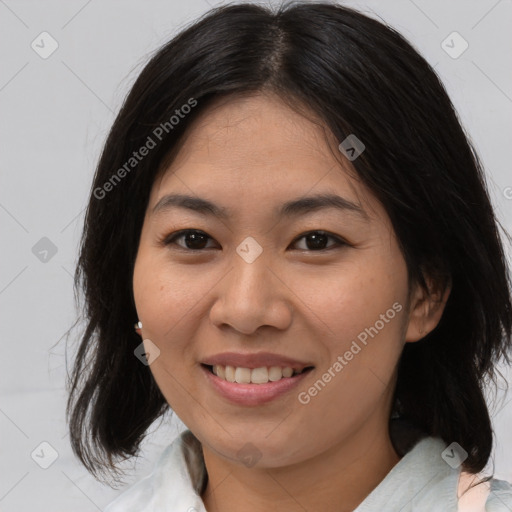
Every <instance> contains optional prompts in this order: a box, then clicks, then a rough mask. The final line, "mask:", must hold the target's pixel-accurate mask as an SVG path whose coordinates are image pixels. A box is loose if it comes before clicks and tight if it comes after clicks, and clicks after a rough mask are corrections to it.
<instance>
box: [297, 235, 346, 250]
mask: <svg viewBox="0 0 512 512" xmlns="http://www.w3.org/2000/svg"><path fill="white" fill-rule="evenodd" d="M302 239H304V240H305V241H306V247H305V248H304V249H300V250H310V251H313V252H318V251H327V250H329V249H331V248H332V245H331V246H330V247H326V244H327V241H328V240H329V239H332V240H334V241H335V243H334V244H333V245H334V246H341V245H348V244H347V243H346V242H344V241H343V240H341V239H340V238H339V237H337V236H334V235H330V234H328V233H326V232H325V231H310V232H309V233H306V234H304V235H301V236H300V237H299V238H297V239H296V241H295V243H297V241H298V240H302Z"/></svg>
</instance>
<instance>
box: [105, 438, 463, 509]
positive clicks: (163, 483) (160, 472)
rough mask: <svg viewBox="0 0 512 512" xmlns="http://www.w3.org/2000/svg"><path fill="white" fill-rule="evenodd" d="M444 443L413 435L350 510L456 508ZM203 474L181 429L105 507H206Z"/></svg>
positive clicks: (197, 450)
mask: <svg viewBox="0 0 512 512" xmlns="http://www.w3.org/2000/svg"><path fill="white" fill-rule="evenodd" d="M445 447H446V443H445V442H444V441H443V440H442V439H440V438H436V437H424V438H423V439H419V440H417V441H416V443H415V444H414V445H413V446H412V447H411V448H410V450H409V451H408V452H407V453H406V454H405V455H404V456H403V457H402V458H401V459H400V461H399V462H398V463H397V464H396V465H395V466H394V467H393V468H392V469H391V471H390V472H389V473H388V474H387V475H386V477H385V478H384V479H383V480H382V481H381V482H380V484H379V485H378V486H377V487H376V488H375V489H374V490H373V491H372V492H371V493H370V494H369V495H368V496H367V497H366V498H365V499H364V501H363V502H362V503H361V504H360V505H359V506H358V507H357V508H356V509H355V510H354V512H377V511H379V512H380V511H382V510H400V511H401V512H410V511H412V510H414V512H427V511H428V512H435V511H439V512H441V511H442V512H456V511H457V484H458V479H459V474H460V468H457V469H452V468H451V467H450V466H449V465H448V464H447V463H446V462H445V461H444V460H443V458H442V457H441V454H442V452H443V451H444V450H445ZM206 479H207V473H206V467H205V465H204V459H203V453H202V448H201V443H200V442H199V440H198V439H197V438H196V437H195V436H194V435H193V434H192V432H190V430H185V431H184V432H182V433H181V434H180V435H179V436H178V437H177V438H176V439H175V440H174V441H173V442H172V443H171V444H170V445H169V446H168V447H167V448H166V449H165V450H164V452H163V453H162V455H161V456H160V458H159V460H158V462H157V464H156V466H155V469H154V471H153V472H152V473H151V474H150V475H148V476H147V477H145V478H144V479H142V480H141V481H139V482H138V483H137V484H135V485H134V486H133V487H131V488H129V489H128V490H127V491H126V492H124V493H123V494H121V495H120V496H119V497H118V498H117V499H116V500H115V501H113V502H112V503H111V504H110V505H109V506H108V507H107V508H106V509H105V512H132V511H133V512H167V511H170V510H183V511H194V512H206V509H205V507H204V504H203V501H202V499H201V494H202V490H203V487H204V486H205V484H206Z"/></svg>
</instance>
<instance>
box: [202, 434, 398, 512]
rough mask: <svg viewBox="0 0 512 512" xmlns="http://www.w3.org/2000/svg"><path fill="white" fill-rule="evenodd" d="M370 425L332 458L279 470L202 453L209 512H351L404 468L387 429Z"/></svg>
mask: <svg viewBox="0 0 512 512" xmlns="http://www.w3.org/2000/svg"><path fill="white" fill-rule="evenodd" d="M374 427H375V425H373V428H372V425H366V426H365V427H363V428H361V429H358V431H357V432H356V433H354V434H353V435H352V436H350V438H346V439H344V440H343V441H342V442H340V443H338V444H337V445H335V446H331V447H330V448H329V451H328V452H324V453H320V454H318V455H317V456H315V457H314V458H313V459H308V460H306V461H303V462H301V463H297V464H294V465H291V466H285V467H279V468H252V469H251V468H245V467H243V466H242V467H240V465H235V464H233V463H232V462H231V461H229V460H226V459H221V458H219V456H218V455H217V454H214V453H212V452H210V451H209V450H207V449H205V448H204V447H203V454H204V458H205V465H206V469H207V472H208V484H207V487H206V489H205V492H204V493H203V495H202V499H203V502H204V505H205V508H206V510H208V512H234V511H239V510H244V512H263V511H265V512H266V511H268V510H276V509H277V510H286V511H290V512H295V511H297V512H299V511H300V512H304V510H322V511H324V512H334V511H336V512H350V511H353V510H354V509H355V508H357V506H358V505H359V504H360V503H361V502H362V501H363V500H364V499H365V498H366V496H368V494H369V493H370V492H371V491H372V490H373V489H374V488H375V487H377V485H378V484H379V483H380V482H381V481H382V480H383V479H384V477H385V476H386V475H387V474H388V473H389V471H390V470H391V469H392V468H393V466H395V464H397V462H399V460H400V457H399V456H398V455H397V453H396V452H395V450H394V448H393V445H392V443H391V440H390V438H389V433H388V429H387V428H385V429H383V428H382V425H380V427H381V428H380V429H375V428H374Z"/></svg>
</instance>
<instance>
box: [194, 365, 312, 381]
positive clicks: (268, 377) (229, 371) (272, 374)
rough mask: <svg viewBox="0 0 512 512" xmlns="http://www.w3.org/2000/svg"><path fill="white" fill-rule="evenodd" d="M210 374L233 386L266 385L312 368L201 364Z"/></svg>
mask: <svg viewBox="0 0 512 512" xmlns="http://www.w3.org/2000/svg"><path fill="white" fill-rule="evenodd" d="M201 366H203V367H204V368H206V369H207V370H208V371H209V372H210V373H213V374H214V375H216V376H217V377H219V378H220V379H222V380H225V381H227V382H232V383H235V384H267V383H268V382H277V381H279V380H282V379H289V378H292V377H295V376H296V375H301V374H303V373H307V372H309V371H311V370H312V369H313V368H314V366H306V367H305V368H303V369H301V370H298V369H294V368H292V367H290V366H270V367H265V366H262V367H260V368H243V367H239V366H223V365H219V364H216V365H207V364H204V363H201Z"/></svg>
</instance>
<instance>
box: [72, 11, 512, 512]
mask: <svg viewBox="0 0 512 512" xmlns="http://www.w3.org/2000/svg"><path fill="white" fill-rule="evenodd" d="M497 226H498V222H497V220H496V218H495V215H494V212H493V210H492V207H491V203H490V201H489V196H488V193H487V190H486V186H485V180H484V175H483V171H482V168H481V165H480V163H479V160H478V157H477V156H476V154H475V152H474V150H473V148H472V146H471V144H470V142H469V141H468V140H467V139H466V137H465V135H464V131H463V129H462V127H461V126H460V123H459V121H458V118H457V115H456V113H455V111H454V108H453V106H452V104H451V102H450V100H449V98H448V96H447V94H446V92H445V90H444V88H443V86H442V84H441V83H440V81H439V79H438V77H437V76H436V74H435V73H434V72H433V70H432V68H431V67H430V66H429V65H428V64H427V62H426V61H425V60H424V59H423V58H422V57H421V56H420V55H418V53H417V52H416V51H415V50H414V49H413V48H412V47H411V46H410V44H409V43H407V42H406V41H405V40H404V39H403V37H402V36H400V35H399V34H398V33H397V32H395V31H394V30H393V29H391V28H389V27H387V26H385V25H383V24H382V23H380V22H377V21H376V20H374V19H370V18H368V17H366V16H364V15H362V14H360V13H358V12H356V11H354V10H351V9H348V8H344V7H341V6H336V5H330V4H313V3H308V2H303V3H295V4H289V5H287V6H284V7H282V8H280V9H279V10H278V11H277V12H275V13H273V12H271V11H270V10H267V9H265V8H263V7H259V6H255V5H244V4H239V5H234V6H228V7H224V8H220V9H216V10H214V11H212V12H210V13H208V15H207V16H205V17H203V18H202V19H201V20H199V21H197V22H196V23H195V24H193V25H192V26H191V27H189V28H188V29H186V30H184V31H183V32H182V33H180V34H179V35H178V36H176V37H175V38H174V39H173V40H172V41H170V42H169V43H168V44H166V45H165V46H164V47H163V48H161V49H160V50H159V51H158V52H157V53H156V55H154V57H153V58H152V59H151V61H150V62H149V64H148V65H147V66H146V67H145V69H144V70H143V71H142V73H141V74H140V76H139V78H138V79H137V81H136V83H135V85H134V86H133V88H132V90H131V92H130V93H129V95H128V97H127V99H126V101H125V103H124V105H123V107H122V109H121V112H120V113H119V115H118V116H117V119H116V120H115V122H114V125H113V127H112V129H111V132H110V134H109V137H108V140H107V142H106V144H105V148H104V150H103V154H102V156H101V160H100V162H99V165H98V169H97V172H96V175H95V178H94V183H93V186H92V190H91V198H90V202H89V206H88V211H87V217H86V222H85V229H84V237H83V242H82V246H81V253H80V259H79V264H78V268H77V274H76V285H77V287H82V288H83V290H84V293H85V300H86V302H85V306H86V308H85V311H86V319H87V328H86V330H85V333H84V334H83V337H82V341H81V345H80V349H79V352H78V354H77V358H76V362H75V366H74V368H73V374H72V376H71V381H70V397H69V403H68V414H69V422H70V433H71V440H72V445H73V449H74V450H75V453H76V454H77V455H78V457H79V458H80V459H81V461H82V462H83V463H84V465H85V466H86V467H87V468H88V470H89V471H91V472H92V473H93V474H94V475H98V474H99V473H101V472H107V473H110V474H118V470H117V468H116V466H115V463H116V461H117V460H119V459H122V458H126V457H130V456H134V455H136V454H137V450H138V447H139V445H140V442H141V441H142V439H143V438H144V436H145V434H146V431H147V430H148V428H149V426H150V425H151V424H152V423H153V422H154V421H155V420H156V419H157V418H159V417H161V416H162V415H163V414H164V413H165V412H166V411H167V410H169V409H172V411H173V412H175V413H176V414H177V415H178V417H179V418H180V419H181V420H182V421H183V423H184V424H185V425H186V427H187V430H186V431H185V432H184V433H183V434H182V435H181V436H180V437H179V438H178V439H176V440H174V441H173V442H172V443H171V444H170V445H169V447H168V448H167V449H166V450H165V452H164V453H163V454H162V456H161V458H160V459H159V461H158V463H157V465H156V466H155V469H154V472H153V473H152V474H151V475H150V476H149V477H147V478H145V479H144V480H142V481H141V482H139V483H138V484H136V485H135V486H133V487H132V488H130V489H128V490H127V491H125V492H124V493H123V494H122V495H121V496H120V497H119V498H118V499H117V500H115V501H114V502H113V503H112V504H111V505H110V506H109V507H107V512H118V511H124V512H126V511H138V512H140V511H145V512H149V511H153V512H156V511H164V510H165V511H171V510H172V511H177V510H183V511H186V510H189V511H194V510H196V511H204V510H207V511H208V512H212V511H222V512H225V511H231V510H244V511H247V512H250V511H263V510H264V511H267V510H278V509H279V510H286V511H295V510H297V511H298V510H301V511H302V510H323V511H352V510H357V512H367V511H368V512H369V511H377V510H379V511H382V510H386V511H390V510H393V511H394V510H397V511H398V510H401V511H407V510H414V511H423V510H425V511H427V510H428V511H432V510H443V511H455V510H457V509H458V508H459V509H460V510H462V509H463V508H464V507H468V506H469V507H471V506H472V507H477V506H478V507H480V508H479V510H487V511H498V510H499V511H501V510H512V487H511V486H510V484H508V483H507V482H504V481H500V480H496V479H493V478H492V477H488V478H487V479H486V478H484V477H483V475H481V474H480V472H481V471H482V470H483V468H484V467H485V465H486V463H487V461H488V460H489V457H490V454H491V451H492V434H493V432H492V426H491V421H490V417H489V412H488V409H487V405H486V402H485V399H484V395H483V391H482V390H483V385H484V384H483V383H484V381H485V380H486V379H489V378H491V379H493V378H494V377H495V365H496V364H497V362H498V361H499V360H500V359H503V360H505V361H506V362H508V363H510V359H509V353H510V346H511V341H510V340H511V338H510V336H511V329H512V326H511V320H512V304H511V294H510V281H509V279H508V274H507V268H506V265H505V258H504V251H503V247H502V245H501V241H500V238H499V233H498V229H497ZM320 242H322V243H320ZM134 323H135V329H134ZM459 498H460V500H459ZM484 507H485V508H484ZM468 510H469V509H468Z"/></svg>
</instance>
